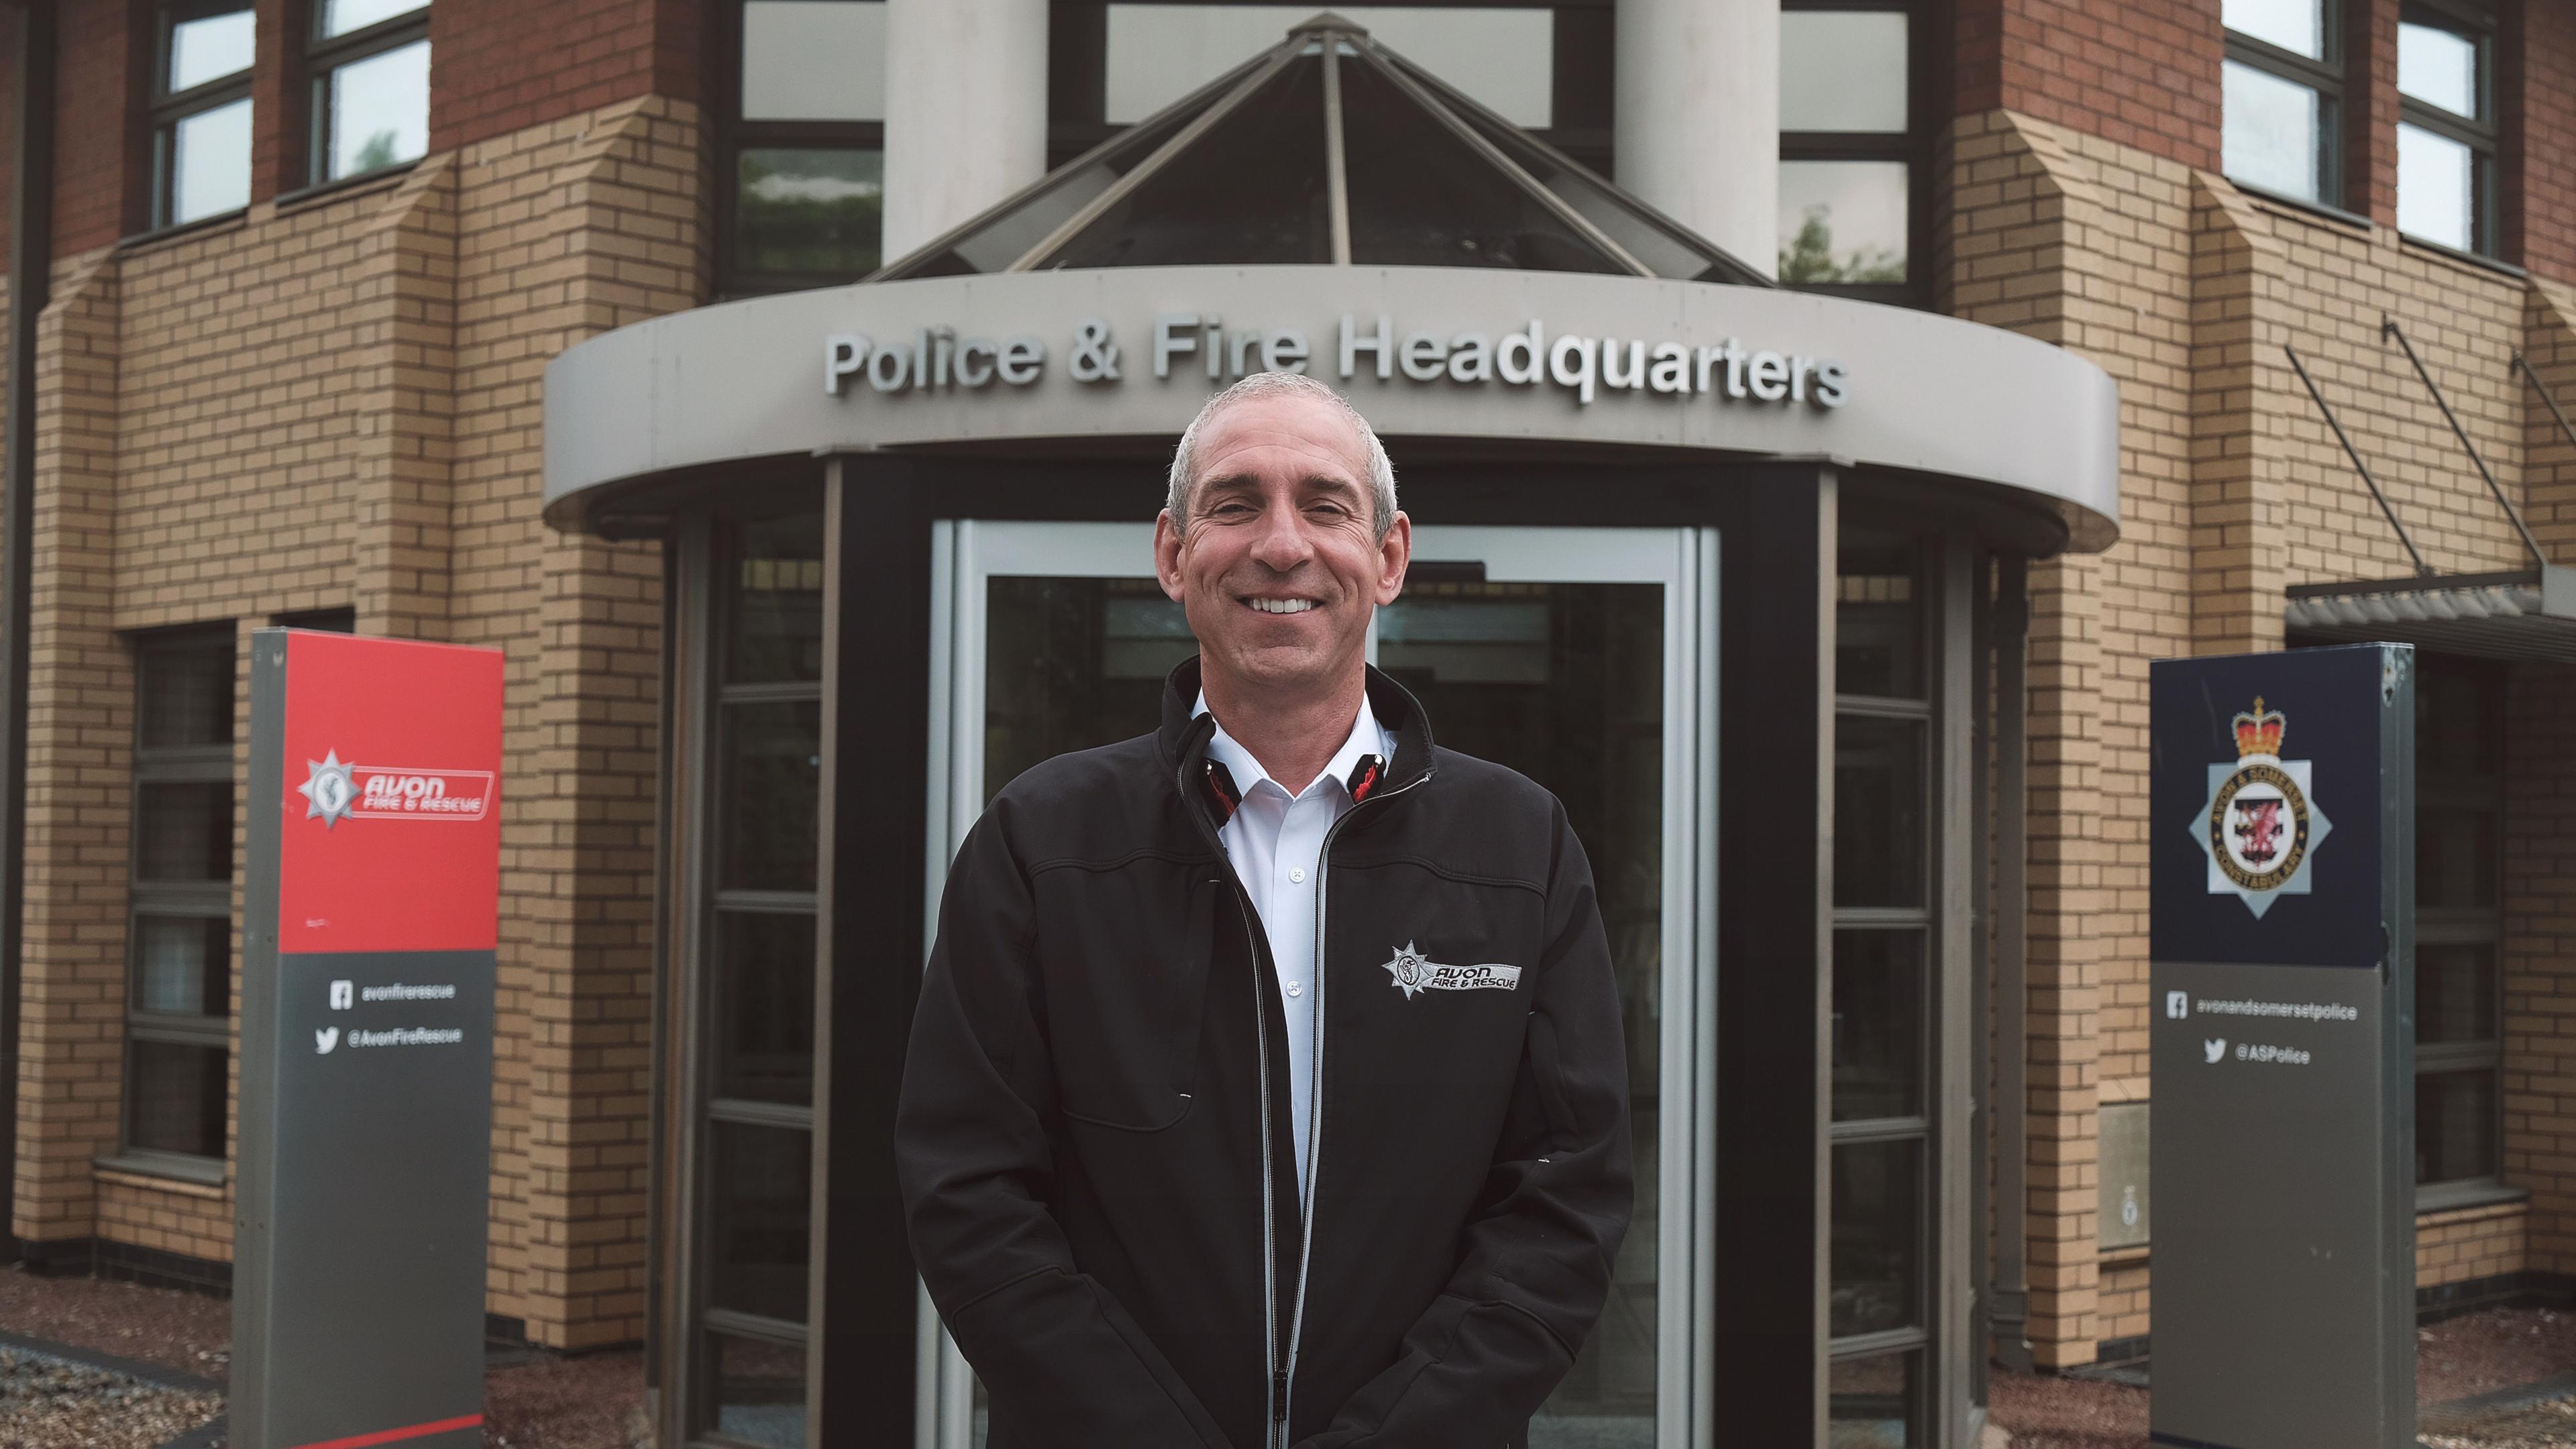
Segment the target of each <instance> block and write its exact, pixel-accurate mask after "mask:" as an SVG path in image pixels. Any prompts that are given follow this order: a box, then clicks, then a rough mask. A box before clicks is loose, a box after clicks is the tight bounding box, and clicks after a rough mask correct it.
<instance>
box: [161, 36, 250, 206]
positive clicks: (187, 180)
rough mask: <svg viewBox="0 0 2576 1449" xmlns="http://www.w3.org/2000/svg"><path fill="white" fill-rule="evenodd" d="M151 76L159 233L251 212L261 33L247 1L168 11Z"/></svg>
mask: <svg viewBox="0 0 2576 1449" xmlns="http://www.w3.org/2000/svg"><path fill="white" fill-rule="evenodd" d="M159 22H160V23H159V26H158V27H157V31H156V35H157V46H156V54H155V56H154V64H153V70H152V163H153V164H152V225H154V226H155V227H164V226H181V225H185V224H186V223H188V222H192V221H202V220H204V219H205V218H207V217H210V216H221V215H222V214H223V213H225V212H228V211H239V210H241V209H242V208H243V207H245V206H248V205H250V114H251V99H250V75H251V58H252V54H253V48H254V47H253V36H254V31H255V27H254V24H253V21H252V16H251V7H250V6H248V5H245V4H242V3H241V0H199V3H186V4H173V5H164V6H162V7H161V9H160V12H159Z"/></svg>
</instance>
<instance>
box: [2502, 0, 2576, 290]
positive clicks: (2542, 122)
mask: <svg viewBox="0 0 2576 1449" xmlns="http://www.w3.org/2000/svg"><path fill="white" fill-rule="evenodd" d="M2501 19H2502V30H2503V34H2502V36H2501V42H2502V43H2501V44H2500V45H2499V46H2498V50H2499V51H2500V52H2501V59H2502V62H2503V63H2502V64H2501V65H2499V66H2498V67H2497V70H2498V73H2499V74H2498V79H2499V80H2500V81H2501V82H2502V85H2501V87H2500V91H2501V94H2500V95H2499V96H2498V98H2497V99H2498V104H2499V106H2500V108H2501V109H2502V111H2503V114H2504V115H2505V116H2506V117H2507V118H2508V119H2507V124H2506V126H2505V128H2504V137H2503V155H2502V156H2501V158H2499V159H2500V165H2501V169H2502V170H2503V172H2504V185H2503V187H2502V190H2503V193H2504V194H2503V198H2502V200H2503V212H2504V215H2503V223H2504V242H2505V258H2506V260H2508V261H2512V262H2516V263H2519V264H2521V265H2522V266H2525V267H2528V268H2530V269H2531V270H2533V271H2535V272H2538V273H2540V274H2542V275H2543V276H2547V277H2553V278H2556V279H2557V280H2559V281H2576V170H2571V169H2570V167H2569V164H2568V158H2569V157H2571V156H2576V6H2570V5H2568V4H2566V3H2565V0H2510V3H2508V4H2507V5H2506V6H2505V9H2504V14H2503V16H2502V17H2501ZM2517 116H2518V117H2520V118H2521V121H2522V124H2520V125H2518V126H2517V125H2514V124H2512V123H2511V118H2513V117H2517Z"/></svg>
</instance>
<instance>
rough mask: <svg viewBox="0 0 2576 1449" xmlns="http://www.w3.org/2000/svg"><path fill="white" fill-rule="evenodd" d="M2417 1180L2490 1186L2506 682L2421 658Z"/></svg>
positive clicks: (2496, 1079) (2443, 660) (2482, 670)
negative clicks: (2488, 1184) (2485, 1184)
mask: <svg viewBox="0 0 2576 1449" xmlns="http://www.w3.org/2000/svg"><path fill="white" fill-rule="evenodd" d="M2416 658H2417V670H2416V678H2415V1073H2416V1075H2415V1180H2416V1182H2417V1184H2418V1185H2419V1186H2434V1185H2447V1184H2460V1183H2471V1184H2478V1183H2492V1182H2495V1181H2497V1180H2498V1178H2499V1176H2500V1175H2501V1173H2502V1171H2503V1161H2502V1156H2501V1152H2500V1149H2499V1146H2498V1140H2499V1133H2500V1131H2501V1121H2500V1118H2499V1115H2498V1114H2499V1113H2500V1112H2501V1111H2502V1108H2501V1106H2500V1103H2499V1093H2500V1090H2501V1077H2502V1073H2503V1067H2504V1044H2503V1040H2502V1036H2501V1030H2500V1027H2499V1025H2498V1022H2499V1018H2500V1017H2501V1015H2502V1007H2503V998H2502V994H2501V991H2502V988H2501V984H2500V982H2499V980H2498V976H2499V969H2498V968H2499V962H2500V960H2501V958H2502V952H2503V944H2504V882H2503V876H2502V871H2503V855H2504V810H2505V793H2504V792H2505V779H2506V772H2505V768H2504V677H2503V675H2502V673H2501V672H2500V671H2498V670H2497V669H2496V668H2495V667H2494V666H2492V665H2485V664H2480V663H2477V662H2474V661H2470V660H2463V659H2452V658H2447V657H2445V656H2442V655H2435V654H2418V655H2417V656H2416Z"/></svg>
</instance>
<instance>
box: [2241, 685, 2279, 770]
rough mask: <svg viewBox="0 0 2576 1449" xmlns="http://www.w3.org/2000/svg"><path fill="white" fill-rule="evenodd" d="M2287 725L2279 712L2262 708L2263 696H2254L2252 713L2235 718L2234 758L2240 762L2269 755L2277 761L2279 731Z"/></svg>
mask: <svg viewBox="0 0 2576 1449" xmlns="http://www.w3.org/2000/svg"><path fill="white" fill-rule="evenodd" d="M2288 723H2289V722H2288V720H2287V719H2285V718H2284V717H2283V716H2282V714H2281V712H2280V711H2279V710H2277V709H2273V710H2267V709H2265V708H2264V707H2263V696H2261V695H2259V694H2258V695H2256V696H2254V708H2253V710H2252V712H2251V713H2239V714H2238V715H2237V716H2236V758H2238V759H2240V760H2242V759H2246V758H2248V757H2250V756H2254V755H2270V756H2272V757H2273V758H2275V759H2278V758H2279V757H2280V754H2281V731H2282V729H2283V727H2284V726H2286V725H2287V724H2288Z"/></svg>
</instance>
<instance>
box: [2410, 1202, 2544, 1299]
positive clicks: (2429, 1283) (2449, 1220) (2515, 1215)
mask: <svg viewBox="0 0 2576 1449" xmlns="http://www.w3.org/2000/svg"><path fill="white" fill-rule="evenodd" d="M2524 1216H2525V1209H2524V1208H2523V1205H2522V1204H2521V1203H2518V1202H2516V1203H2499V1204H2497V1205H2495V1206H2492V1207H2476V1208H2462V1209H2459V1210H2458V1211H2455V1212H2445V1213H2426V1214H2424V1215H2423V1216H2421V1217H2419V1218H2417V1219H2416V1220H2415V1286H2416V1287H2418V1288H2435V1287H2439V1286H2441V1285H2442V1284H2445V1283H2472V1282H2476V1281H2478V1280H2480V1279H2489V1278H2500V1277H2503V1276H2504V1275H2505V1274H2508V1273H2519V1272H2521V1271H2522V1270H2523V1268H2524V1267H2525V1266H2526V1265H2527V1262H2528V1259H2527V1256H2526V1254H2525V1253H2524V1251H2523V1218H2524Z"/></svg>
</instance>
